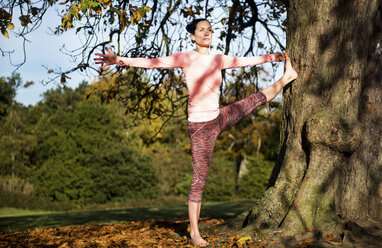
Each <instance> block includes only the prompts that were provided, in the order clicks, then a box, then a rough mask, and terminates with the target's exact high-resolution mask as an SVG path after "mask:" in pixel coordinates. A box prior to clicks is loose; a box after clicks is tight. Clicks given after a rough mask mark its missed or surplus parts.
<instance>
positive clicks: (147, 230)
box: [0, 217, 378, 248]
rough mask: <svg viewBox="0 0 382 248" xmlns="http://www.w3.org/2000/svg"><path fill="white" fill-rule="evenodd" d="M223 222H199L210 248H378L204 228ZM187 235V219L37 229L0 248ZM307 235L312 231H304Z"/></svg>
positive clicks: (179, 241) (142, 242) (11, 236)
mask: <svg viewBox="0 0 382 248" xmlns="http://www.w3.org/2000/svg"><path fill="white" fill-rule="evenodd" d="M224 221H225V219H223V218H210V217H203V218H202V219H201V233H202V236H203V238H205V239H206V240H207V241H208V242H210V244H211V245H210V246H209V247H378V246H362V245H361V246H357V245H351V246H349V245H345V244H343V243H342V242H338V241H336V237H333V236H327V237H325V239H324V240H318V239H317V238H315V237H314V236H313V235H311V236H310V235H309V234H308V235H306V238H305V239H300V240H298V241H296V240H289V241H288V240H277V239H275V237H277V235H274V233H273V234H271V233H268V234H262V235H260V234H256V233H255V234H254V238H255V239H253V238H250V237H249V236H238V235H234V234H232V233H225V234H219V233H217V232H215V231H214V230H217V229H214V228H208V229H207V228H206V227H207V226H208V227H217V226H218V225H219V224H222V223H224ZM188 231H189V223H188V218H173V219H169V220H154V219H152V220H137V221H130V222H121V223H113V224H86V225H78V226H60V227H55V228H44V229H41V228H36V229H30V230H26V231H22V232H20V231H18V232H2V233H0V247H158V248H159V247H192V246H191V245H190V240H189V235H188ZM309 232H313V230H307V233H309ZM275 233H276V232H275ZM359 238H360V239H362V237H359ZM364 244H366V243H364Z"/></svg>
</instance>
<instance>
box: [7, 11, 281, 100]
mask: <svg viewBox="0 0 382 248" xmlns="http://www.w3.org/2000/svg"><path fill="white" fill-rule="evenodd" d="M15 19H16V18H15ZM60 21H61V20H60V18H59V17H58V16H57V10H56V9H54V8H50V9H49V10H48V11H47V13H46V16H45V17H44V20H43V22H42V24H41V26H40V27H39V28H38V29H37V30H35V31H33V32H32V33H30V34H28V36H27V38H28V41H29V42H27V43H26V53H27V59H26V63H25V64H24V65H22V66H21V67H20V68H19V69H18V70H17V71H16V72H18V73H20V75H21V78H22V80H23V82H27V81H33V82H34V84H33V85H32V86H30V87H28V88H22V87H21V88H19V89H18V90H17V94H16V99H15V100H16V101H17V102H20V103H22V104H24V105H25V106H28V105H35V104H36V103H37V102H38V101H40V100H42V94H43V93H44V92H45V91H47V90H48V89H51V88H54V87H57V86H58V85H60V83H59V79H58V80H57V82H55V83H54V82H51V83H49V84H48V85H44V84H42V83H41V81H44V82H47V81H48V80H49V79H50V77H51V75H49V74H48V73H47V70H46V69H45V68H44V66H46V67H48V68H52V69H53V68H54V69H57V68H61V69H62V71H65V70H67V69H70V68H72V67H73V66H74V63H73V62H71V61H70V57H69V56H67V55H65V54H63V53H62V52H61V51H60V48H61V47H62V46H63V45H65V47H66V48H67V49H68V50H71V49H75V48H78V47H81V46H82V45H81V42H80V39H79V38H77V37H76V35H75V30H68V31H66V32H64V33H63V34H61V35H53V34H52V31H51V30H50V28H51V29H54V27H56V26H57V25H59V24H60ZM15 26H16V27H15V30H17V29H18V28H20V27H19V26H20V25H15ZM0 35H1V34H0ZM9 35H10V38H9V39H7V38H5V37H3V36H2V35H1V37H0V48H1V49H2V50H3V51H14V52H13V53H12V60H11V61H12V63H13V64H18V63H20V62H21V61H22V60H23V49H22V42H23V40H22V38H18V37H16V35H15V32H13V31H10V32H9ZM0 55H1V53H0ZM0 65H1V66H0V77H8V76H10V75H11V74H12V72H13V71H14V70H15V69H16V67H15V66H12V65H11V63H10V59H9V57H8V56H0ZM268 69H270V66H269V67H268ZM281 74H282V66H279V68H278V70H277V72H276V75H274V76H275V78H279V77H280V76H281ZM69 77H70V78H71V79H68V80H67V86H69V87H71V88H76V87H77V86H78V84H79V83H80V82H82V81H83V80H85V81H88V82H89V83H91V82H92V81H94V80H95V76H94V75H93V76H90V77H89V76H87V75H85V74H81V73H80V72H77V71H76V72H73V73H71V74H70V75H69Z"/></svg>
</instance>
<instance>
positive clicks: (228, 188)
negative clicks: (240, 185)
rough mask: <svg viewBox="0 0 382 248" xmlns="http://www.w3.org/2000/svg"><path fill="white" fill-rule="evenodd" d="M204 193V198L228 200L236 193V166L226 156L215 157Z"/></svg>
mask: <svg viewBox="0 0 382 248" xmlns="http://www.w3.org/2000/svg"><path fill="white" fill-rule="evenodd" d="M214 160H215V162H214V163H211V166H210V173H209V175H208V180H207V184H206V187H205V189H204V193H203V199H205V200H211V201H226V200H229V199H230V198H231V197H232V196H233V195H234V194H235V186H236V166H235V163H234V162H232V161H229V160H227V159H225V158H224V157H215V159H214Z"/></svg>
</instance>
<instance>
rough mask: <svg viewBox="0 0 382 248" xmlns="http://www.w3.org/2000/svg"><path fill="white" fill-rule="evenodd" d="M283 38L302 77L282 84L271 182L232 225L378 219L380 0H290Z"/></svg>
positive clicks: (326, 227) (292, 230)
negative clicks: (278, 139) (284, 86)
mask: <svg viewBox="0 0 382 248" xmlns="http://www.w3.org/2000/svg"><path fill="white" fill-rule="evenodd" d="M288 8H289V9H288V20H287V47H288V51H289V54H290V57H291V58H292V63H293V66H294V68H295V69H296V71H297V72H298V74H299V78H298V79H297V80H296V81H295V82H293V83H292V84H291V85H290V87H288V88H287V89H286V90H285V91H284V99H283V106H284V109H283V121H282V128H281V146H280V147H281V148H280V154H279V160H278V162H277V164H276V166H275V168H274V171H273V173H272V176H271V179H270V184H269V188H268V189H267V191H266V192H265V193H264V195H263V196H262V197H261V198H260V199H259V200H258V203H257V204H256V205H255V206H254V207H253V208H252V209H250V210H247V211H246V212H244V213H242V214H241V215H240V216H237V217H236V218H235V219H234V220H233V221H232V222H230V225H233V226H234V227H235V228H237V229H238V230H241V231H242V232H244V231H245V232H247V233H250V232H253V231H258V230H263V229H275V228H280V229H281V230H283V231H284V232H283V233H284V234H288V235H296V234H300V233H304V232H306V231H309V230H315V231H316V232H317V233H321V234H324V233H325V232H333V230H338V229H339V226H342V227H343V223H344V221H345V220H346V221H347V220H353V221H358V220H374V221H378V222H379V223H381V221H382V183H381V180H382V135H381V133H382V128H381V125H382V108H381V107H382V18H381V14H382V13H381V11H382V1H378V0H367V1H366V0H314V1H305V0H290V1H289V7H288Z"/></svg>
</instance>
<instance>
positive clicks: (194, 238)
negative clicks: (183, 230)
mask: <svg viewBox="0 0 382 248" xmlns="http://www.w3.org/2000/svg"><path fill="white" fill-rule="evenodd" d="M190 236H191V243H192V245H195V246H207V245H209V243H208V242H207V241H206V240H204V239H203V238H202V237H201V236H200V234H199V233H191V234H190Z"/></svg>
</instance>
